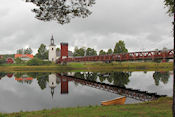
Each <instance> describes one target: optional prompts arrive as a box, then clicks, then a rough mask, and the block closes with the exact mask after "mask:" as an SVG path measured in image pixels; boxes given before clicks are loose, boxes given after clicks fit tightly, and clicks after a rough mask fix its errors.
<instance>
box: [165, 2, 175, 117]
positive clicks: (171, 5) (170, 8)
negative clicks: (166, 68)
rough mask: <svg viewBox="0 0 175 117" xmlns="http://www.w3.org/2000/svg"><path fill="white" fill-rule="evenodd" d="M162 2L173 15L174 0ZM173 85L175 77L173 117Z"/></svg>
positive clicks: (170, 14) (174, 113)
mask: <svg viewBox="0 0 175 117" xmlns="http://www.w3.org/2000/svg"><path fill="white" fill-rule="evenodd" d="M164 3H165V6H167V7H168V12H167V13H168V14H169V16H173V15H174V0H164ZM174 18H175V17H174ZM173 25H174V21H173ZM173 32H174V30H173ZM174 48H175V45H174ZM174 62H175V59H174ZM174 69H175V68H174ZM174 85H175V79H174V80H173V106H172V110H173V117H175V86H174Z"/></svg>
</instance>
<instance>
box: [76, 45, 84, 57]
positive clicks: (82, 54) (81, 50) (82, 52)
mask: <svg viewBox="0 0 175 117" xmlns="http://www.w3.org/2000/svg"><path fill="white" fill-rule="evenodd" d="M84 55H85V48H83V47H82V48H80V49H78V47H77V46H76V47H75V48H74V53H73V56H84Z"/></svg>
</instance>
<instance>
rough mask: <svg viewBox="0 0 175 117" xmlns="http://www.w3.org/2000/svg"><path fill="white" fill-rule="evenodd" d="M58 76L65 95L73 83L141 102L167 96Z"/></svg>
mask: <svg viewBox="0 0 175 117" xmlns="http://www.w3.org/2000/svg"><path fill="white" fill-rule="evenodd" d="M57 76H58V77H59V78H60V79H61V93H62V92H64V94H65V93H68V92H69V91H68V84H69V83H68V82H69V81H73V82H76V83H79V84H82V85H86V86H89V87H93V88H97V89H100V90H104V91H108V92H111V93H115V94H119V95H122V96H126V97H129V98H133V99H136V100H140V101H151V100H155V99H158V98H159V97H163V96H165V95H158V94H156V93H149V92H147V91H140V90H135V89H131V88H125V87H120V86H115V85H110V84H105V83H100V82H96V81H90V80H84V79H80V78H76V77H74V76H67V75H66V74H64V75H63V74H59V73H57Z"/></svg>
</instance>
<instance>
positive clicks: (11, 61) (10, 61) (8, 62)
mask: <svg viewBox="0 0 175 117" xmlns="http://www.w3.org/2000/svg"><path fill="white" fill-rule="evenodd" d="M6 62H7V64H13V63H14V60H13V58H10V57H9V58H7V59H6Z"/></svg>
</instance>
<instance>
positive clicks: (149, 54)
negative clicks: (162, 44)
mask: <svg viewBox="0 0 175 117" xmlns="http://www.w3.org/2000/svg"><path fill="white" fill-rule="evenodd" d="M173 58H174V51H173V49H171V50H166V51H144V52H131V53H122V54H111V55H100V56H82V57H73V58H69V57H68V58H64V59H63V58H60V59H58V60H57V63H60V62H81V61H82V62H83V61H135V60H154V59H173Z"/></svg>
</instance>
